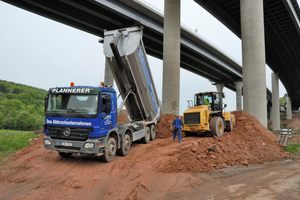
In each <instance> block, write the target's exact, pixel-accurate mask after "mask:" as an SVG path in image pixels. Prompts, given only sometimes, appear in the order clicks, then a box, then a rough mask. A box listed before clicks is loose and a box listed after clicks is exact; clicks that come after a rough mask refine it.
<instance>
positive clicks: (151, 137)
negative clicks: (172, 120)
mask: <svg viewBox="0 0 300 200" xmlns="http://www.w3.org/2000/svg"><path fill="white" fill-rule="evenodd" d="M155 136H156V127H155V125H154V124H152V125H151V126H150V139H151V140H154V139H155Z"/></svg>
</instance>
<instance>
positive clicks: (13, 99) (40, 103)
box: [0, 80, 47, 130]
mask: <svg viewBox="0 0 300 200" xmlns="http://www.w3.org/2000/svg"><path fill="white" fill-rule="evenodd" d="M46 93H47V91H46V90H43V89H39V88H35V87H31V86H27V85H23V84H19V83H14V82H8V81H4V80H0V128H5V129H13V130H37V129H39V128H41V127H42V126H43V123H44V98H45V95H46Z"/></svg>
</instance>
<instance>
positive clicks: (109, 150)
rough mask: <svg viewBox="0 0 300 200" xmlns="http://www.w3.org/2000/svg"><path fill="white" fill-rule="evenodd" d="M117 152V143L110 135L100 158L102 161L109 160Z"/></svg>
mask: <svg viewBox="0 0 300 200" xmlns="http://www.w3.org/2000/svg"><path fill="white" fill-rule="evenodd" d="M116 152H117V143H116V140H115V138H113V137H110V138H109V139H108V141H107V144H106V148H105V151H104V154H103V155H102V156H101V159H102V160H103V161H104V162H111V161H112V160H113V159H114V158H115V155H116Z"/></svg>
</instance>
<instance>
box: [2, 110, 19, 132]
mask: <svg viewBox="0 0 300 200" xmlns="http://www.w3.org/2000/svg"><path fill="white" fill-rule="evenodd" d="M17 113H18V112H17V110H12V111H10V112H9V113H8V114H7V116H6V117H5V120H4V128H5V129H13V127H14V123H15V116H16V115H17Z"/></svg>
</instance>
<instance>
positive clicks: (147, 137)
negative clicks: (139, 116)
mask: <svg viewBox="0 0 300 200" xmlns="http://www.w3.org/2000/svg"><path fill="white" fill-rule="evenodd" d="M145 132H146V133H145V137H143V138H142V142H143V143H144V144H148V143H149V142H150V129H149V127H148V126H147V127H146V130H145Z"/></svg>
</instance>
